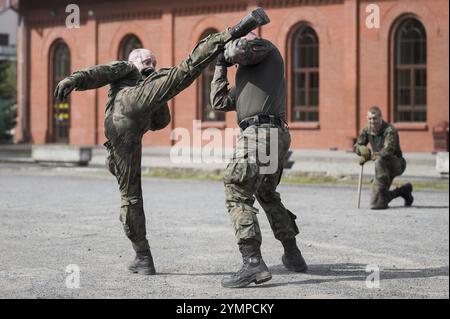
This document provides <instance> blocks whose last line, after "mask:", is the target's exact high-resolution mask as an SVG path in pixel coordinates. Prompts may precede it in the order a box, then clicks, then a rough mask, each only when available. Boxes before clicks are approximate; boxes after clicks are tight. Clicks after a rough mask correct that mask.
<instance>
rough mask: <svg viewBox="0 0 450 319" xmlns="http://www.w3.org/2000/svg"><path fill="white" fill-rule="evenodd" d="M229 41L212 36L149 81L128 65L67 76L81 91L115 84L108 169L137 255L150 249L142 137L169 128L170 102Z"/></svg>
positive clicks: (109, 115)
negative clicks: (142, 184) (144, 197)
mask: <svg viewBox="0 0 450 319" xmlns="http://www.w3.org/2000/svg"><path fill="white" fill-rule="evenodd" d="M230 39H231V35H230V32H229V31H224V32H222V33H216V34H212V35H210V36H208V37H207V38H205V39H203V40H202V41H200V42H199V43H198V44H197V46H196V47H195V48H194V50H193V51H192V52H191V54H190V55H189V56H188V57H187V58H186V59H185V60H183V61H182V62H181V63H180V64H179V65H178V66H176V67H172V68H166V69H160V70H158V71H156V72H154V73H152V74H151V75H149V76H148V77H147V78H145V79H143V78H142V76H141V74H140V73H139V71H138V70H137V69H136V68H135V67H134V66H133V65H132V64H131V63H128V62H124V61H118V62H112V63H110V64H106V65H98V66H94V67H91V68H88V69H84V70H80V71H77V72H75V73H73V74H72V75H71V76H70V77H69V78H70V79H72V80H73V81H74V82H75V83H76V85H75V86H76V89H77V90H87V89H94V88H98V87H101V86H104V85H106V84H109V83H110V84H111V86H110V90H109V93H108V103H107V105H106V116H105V135H106V137H107V139H108V141H107V142H106V143H105V146H106V148H107V150H108V157H107V167H108V168H109V170H110V172H111V173H112V174H113V175H114V176H115V177H116V178H117V181H118V184H119V190H120V195H121V209H120V220H121V222H122V224H123V227H124V230H125V233H126V235H127V236H128V238H129V239H130V240H131V242H132V244H133V248H134V249H135V251H136V252H137V253H139V252H145V251H148V249H149V244H148V241H147V239H146V228H145V215H144V208H143V198H142V189H141V151H142V145H141V140H142V136H143V135H144V134H145V133H146V132H147V131H149V130H159V129H162V128H164V127H165V126H167V125H168V123H169V122H170V113H169V108H168V106H167V101H168V100H169V99H171V98H172V97H174V96H175V95H177V94H178V93H179V92H181V91H182V90H183V89H185V88H186V87H188V86H189V85H190V84H191V83H192V82H193V81H194V80H195V79H196V78H197V77H198V76H199V75H200V74H201V72H202V71H203V69H205V68H206V67H207V66H208V64H209V63H210V62H211V61H212V60H214V58H215V57H216V56H217V54H218V53H219V52H220V51H221V50H223V47H224V45H225V43H226V42H227V41H229V40H230Z"/></svg>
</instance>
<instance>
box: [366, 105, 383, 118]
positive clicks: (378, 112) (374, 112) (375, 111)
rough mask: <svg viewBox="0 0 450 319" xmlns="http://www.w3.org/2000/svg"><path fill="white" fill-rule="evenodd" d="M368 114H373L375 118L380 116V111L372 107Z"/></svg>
mask: <svg viewBox="0 0 450 319" xmlns="http://www.w3.org/2000/svg"><path fill="white" fill-rule="evenodd" d="M368 112H369V113H372V114H375V115H377V116H381V110H380V108H379V107H378V106H372V107H371V108H370V109H369V111H368Z"/></svg>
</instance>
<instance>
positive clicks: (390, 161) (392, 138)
mask: <svg viewBox="0 0 450 319" xmlns="http://www.w3.org/2000/svg"><path fill="white" fill-rule="evenodd" d="M369 143H370V145H371V147H372V154H373V155H372V159H373V160H375V179H374V181H373V183H372V192H371V199H370V202H371V206H374V205H376V203H377V202H378V201H379V200H380V196H384V197H385V198H384V200H385V201H387V202H389V201H391V200H392V199H393V198H394V197H396V194H394V193H393V192H389V188H390V187H391V184H392V181H393V180H394V178H395V177H396V176H400V175H401V174H403V172H404V171H405V168H406V161H405V159H404V158H403V154H402V151H401V149H400V140H399V136H398V133H397V130H396V129H395V128H394V127H393V126H392V125H391V124H389V123H387V122H385V121H383V123H382V125H381V129H380V130H379V131H378V132H374V131H373V130H371V129H370V127H365V128H364V129H363V130H362V132H361V134H360V135H359V137H358V139H357V141H356V144H355V145H354V147H353V150H354V152H355V153H356V154H358V155H361V153H360V148H361V147H363V146H366V145H367V144H369Z"/></svg>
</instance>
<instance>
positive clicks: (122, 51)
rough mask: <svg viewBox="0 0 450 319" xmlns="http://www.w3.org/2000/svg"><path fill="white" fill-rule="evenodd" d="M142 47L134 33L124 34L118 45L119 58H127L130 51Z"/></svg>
mask: <svg viewBox="0 0 450 319" xmlns="http://www.w3.org/2000/svg"><path fill="white" fill-rule="evenodd" d="M140 48H142V42H141V40H139V38H138V37H137V36H135V35H134V34H128V35H126V36H125V37H124V38H123V40H122V41H121V43H120V46H119V60H128V56H129V55H130V52H131V51H133V50H134V49H140Z"/></svg>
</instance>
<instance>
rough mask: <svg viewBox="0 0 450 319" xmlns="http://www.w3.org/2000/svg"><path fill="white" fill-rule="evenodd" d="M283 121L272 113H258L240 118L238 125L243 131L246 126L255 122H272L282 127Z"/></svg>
mask: <svg viewBox="0 0 450 319" xmlns="http://www.w3.org/2000/svg"><path fill="white" fill-rule="evenodd" d="M284 123H285V122H284V121H283V120H282V119H280V118H279V117H276V116H274V115H267V114H260V115H256V116H254V117H250V118H247V119H245V120H242V121H241V123H239V127H240V128H241V130H243V131H244V130H245V129H246V128H247V127H249V126H252V125H255V124H274V125H276V126H278V127H284V125H285V124H284Z"/></svg>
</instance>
